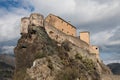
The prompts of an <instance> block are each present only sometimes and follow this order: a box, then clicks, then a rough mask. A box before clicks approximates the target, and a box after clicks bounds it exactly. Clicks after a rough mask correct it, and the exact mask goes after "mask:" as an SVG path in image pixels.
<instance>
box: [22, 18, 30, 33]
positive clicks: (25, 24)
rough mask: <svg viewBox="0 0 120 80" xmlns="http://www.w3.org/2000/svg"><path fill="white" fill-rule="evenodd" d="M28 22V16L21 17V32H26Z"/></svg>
mask: <svg viewBox="0 0 120 80" xmlns="http://www.w3.org/2000/svg"><path fill="white" fill-rule="evenodd" d="M29 23H30V21H29V18H28V17H24V18H21V28H20V32H21V34H25V33H28V25H29Z"/></svg>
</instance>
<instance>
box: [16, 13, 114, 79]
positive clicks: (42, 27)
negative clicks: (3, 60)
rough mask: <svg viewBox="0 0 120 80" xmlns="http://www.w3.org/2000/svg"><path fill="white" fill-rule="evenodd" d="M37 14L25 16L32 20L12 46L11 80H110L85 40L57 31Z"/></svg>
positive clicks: (104, 68) (109, 74)
mask: <svg viewBox="0 0 120 80" xmlns="http://www.w3.org/2000/svg"><path fill="white" fill-rule="evenodd" d="M41 16H42V15H40V14H32V15H31V17H32V18H28V19H30V20H31V21H32V22H30V23H29V24H28V26H27V27H28V29H27V30H28V31H26V32H27V33H21V38H20V39H19V40H18V44H17V46H16V47H15V49H14V52H15V57H16V68H15V74H14V80H111V75H112V73H111V71H110V69H109V68H108V67H107V66H105V65H104V64H103V63H102V62H101V60H100V59H99V56H98V55H97V56H96V54H93V53H91V51H90V50H89V45H88V44H87V43H86V42H84V41H82V40H80V39H78V38H77V37H74V36H71V35H67V34H65V33H63V32H62V31H59V30H58V29H56V28H55V27H54V26H53V25H50V24H49V23H47V22H45V21H44V19H43V17H41ZM43 21H44V22H43ZM39 22H41V23H40V24H39ZM25 26H26V25H25ZM49 30H52V31H53V32H51V33H55V34H56V33H58V34H59V35H61V37H62V39H61V38H57V39H56V38H55V36H54V34H53V35H52V34H50V33H49ZM59 41H60V42H59ZM103 75H105V76H103ZM106 75H107V76H106Z"/></svg>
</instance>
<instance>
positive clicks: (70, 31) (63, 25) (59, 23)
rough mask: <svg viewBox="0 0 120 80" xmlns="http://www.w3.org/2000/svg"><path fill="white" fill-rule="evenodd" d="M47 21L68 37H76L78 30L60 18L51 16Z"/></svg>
mask: <svg viewBox="0 0 120 80" xmlns="http://www.w3.org/2000/svg"><path fill="white" fill-rule="evenodd" d="M45 21H46V22H48V23H49V24H51V25H53V26H54V27H55V28H57V29H58V30H60V31H62V32H64V33H65V34H67V35H72V36H76V28H75V27H74V26H72V25H71V24H70V23H68V22H66V21H65V20H63V19H62V18H60V17H58V16H55V15H53V14H50V15H48V16H47V17H46V19H45Z"/></svg>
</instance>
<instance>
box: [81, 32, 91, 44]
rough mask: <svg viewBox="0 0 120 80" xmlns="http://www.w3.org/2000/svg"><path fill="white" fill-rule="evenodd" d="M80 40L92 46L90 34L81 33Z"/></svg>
mask: <svg viewBox="0 0 120 80" xmlns="http://www.w3.org/2000/svg"><path fill="white" fill-rule="evenodd" d="M80 39H81V40H83V41H84V42H86V43H88V44H89V45H90V32H88V31H83V32H80Z"/></svg>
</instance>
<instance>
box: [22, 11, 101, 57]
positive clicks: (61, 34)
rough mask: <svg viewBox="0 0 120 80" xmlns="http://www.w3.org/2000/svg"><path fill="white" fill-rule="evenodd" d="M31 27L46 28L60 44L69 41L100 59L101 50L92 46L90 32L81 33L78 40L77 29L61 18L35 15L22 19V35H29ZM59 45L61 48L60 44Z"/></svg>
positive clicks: (51, 15)
mask: <svg viewBox="0 0 120 80" xmlns="http://www.w3.org/2000/svg"><path fill="white" fill-rule="evenodd" d="M29 25H32V26H40V27H45V30H46V32H47V33H48V35H49V37H51V39H54V40H55V41H57V42H58V43H62V42H63V41H65V40H68V41H70V42H71V43H73V44H74V45H76V46H78V47H81V48H84V49H86V50H88V51H89V52H90V53H91V54H93V55H96V57H97V58H99V48H98V47H97V46H94V45H91V44H90V33H89V32H88V31H83V32H80V35H79V39H78V37H77V35H76V32H77V30H76V27H74V26H73V25H72V24H70V23H69V22H67V21H65V20H63V19H62V18H60V17H59V16H56V15H53V14H49V15H48V16H47V17H46V18H45V19H44V16H43V15H41V14H38V13H33V14H31V15H30V17H24V18H22V19H21V30H20V31H21V35H23V34H27V33H28V29H29ZM58 45H59V46H60V44H58Z"/></svg>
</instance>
